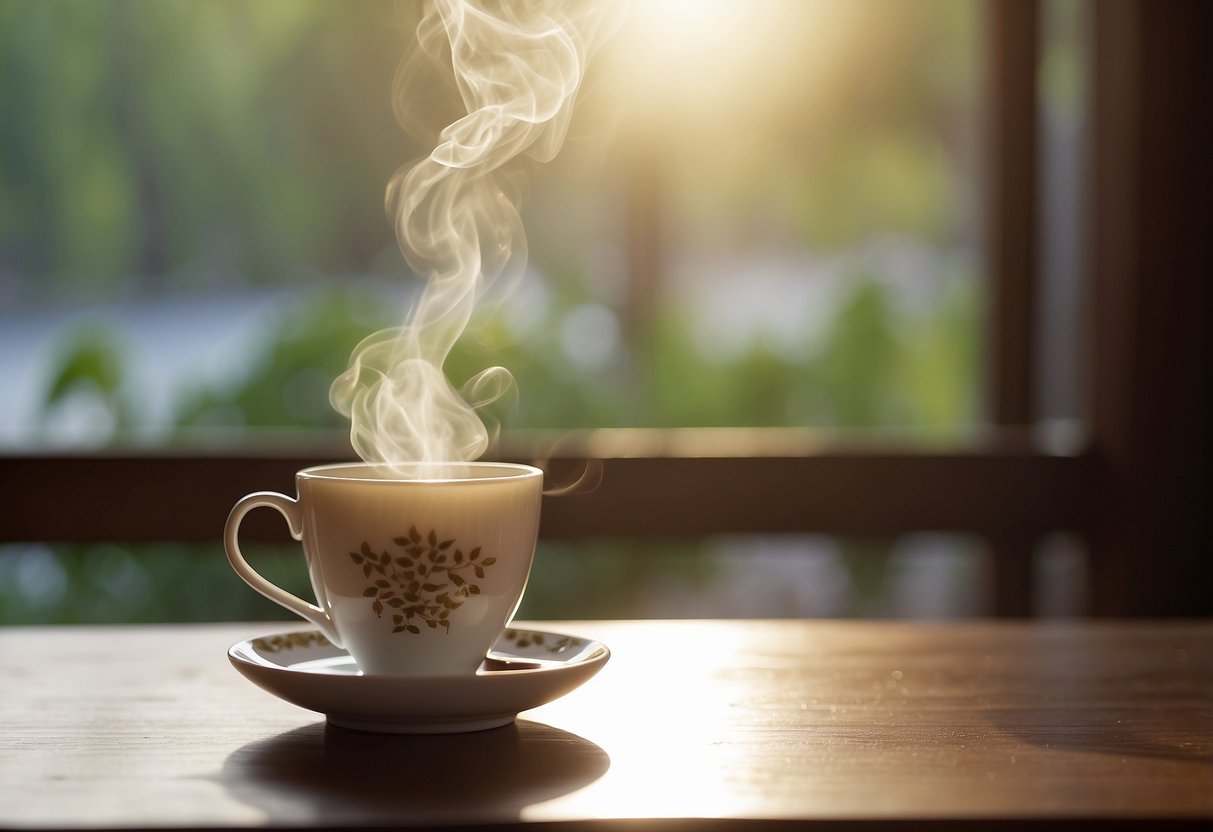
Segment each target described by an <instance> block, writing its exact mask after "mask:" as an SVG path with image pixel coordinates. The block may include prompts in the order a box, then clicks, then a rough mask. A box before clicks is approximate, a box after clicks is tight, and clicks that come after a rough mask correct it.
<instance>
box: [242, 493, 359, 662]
mask: <svg viewBox="0 0 1213 832" xmlns="http://www.w3.org/2000/svg"><path fill="white" fill-rule="evenodd" d="M263 506H265V507H268V508H273V509H277V510H278V513H279V514H281V515H282V516H283V517H285V518H286V524H287V526H288V527H289V528H290V531H291V537H293V538H295V540H299V539H300V538H302V537H303V524H302V518H301V517H300V508H299V501H298V500H293V499H291V498H290V497H288V496H286V495H285V494H278V493H277V492H274V491H258V492H256V493H254V494H249V495H247V496H245V497H241V498H240V500H238V501H237V502H236V505H235V506H233V507H232V511H231V514H229V515H228V516H227V525H225V526H224V528H223V548H224V549H226V550H227V559H228V561H230V562H231V564H232V569H235V570H236V574H237V575H239V576H240V577H241V578H243V579H244V582H245V583H247V584H248V585H249V586H251V587H252V588H253V589H255V590H257V591H258V592H260V593H261V594H262V595H264V596H265V597H266V598H269V599H270V600H271V601H273V602H274V603H275V604H280V605H281V606H283V607H286V608H287V609H288V610H290V611H291V612H293V613H295V614H296V615H298V616H300V617H301V618H303V619H305V620H307V621H309V622H311V623H312V624H315V625H316V626H317V627H319V628H320V632H322V633H324V636H325V638H327V639H328V640H329V641H331V642H333V644H336V645H337V646H338V647H340V646H341V641H340V639H339V638H338V637H337V633H336V630H335V629H334V627H333V621H332V619H331V618H329V616H328V613H326V612H325V611H324V610H322V609H320V607H318V606H316V605H315V604H309V603H308V602H307V601H304V600H303V599H302V598H299V597H297V596H295V595H292V594H291V593H289V592H287V591H286V590H285V589H282V588H281V587H278V586H275V585H274V584H272V583H270V582H269V581H267V580H266V579H265V578H263V577H261V575H260V574H259V573H258V572H257V571H256V570H255V569H253V567H251V566H249V564H248V561H246V560H245V559H244V553H243V552H241V551H240V542H239V540H238V539H237V538H238V536H239V532H240V522H241V521H242V520H243V519H244V515H246V514H248V513H249V512H250V511H252V510H253V509H255V508H261V507H263Z"/></svg>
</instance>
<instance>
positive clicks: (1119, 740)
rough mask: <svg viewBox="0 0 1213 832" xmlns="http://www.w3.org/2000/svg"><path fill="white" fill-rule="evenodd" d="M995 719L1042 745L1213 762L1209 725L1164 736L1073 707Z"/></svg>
mask: <svg viewBox="0 0 1213 832" xmlns="http://www.w3.org/2000/svg"><path fill="white" fill-rule="evenodd" d="M991 722H992V724H993V725H994V726H995V727H997V728H998V729H999V730H1000V731H1002V732H1004V733H1006V734H1009V735H1011V736H1014V737H1016V738H1017V739H1019V740H1020V741H1021V742H1027V743H1030V744H1032V745H1035V746H1038V747H1041V748H1061V749H1066V750H1068V751H1080V752H1088V753H1091V754H1103V755H1108V756H1112V757H1147V758H1151V759H1155V760H1165V761H1168V762H1175V763H1200V764H1202V765H1205V766H1213V746H1211V745H1210V743H1209V740H1208V733H1207V731H1208V724H1206V725H1193V726H1192V727H1191V733H1177V732H1175V731H1168V732H1166V734H1165V735H1164V736H1159V735H1158V733H1157V732H1151V731H1150V730H1149V729H1148V728H1145V727H1142V726H1138V725H1134V724H1132V723H1131V722H1130V721H1128V720H1127V719H1124V720H1122V719H1116V718H1115V714H1114V713H1113V714H1106V713H1101V712H1099V711H1094V712H1088V713H1081V714H1078V713H1075V711H1074V709H1072V708H1056V707H1054V708H1045V707H1039V708H1017V709H1002V710H998V711H995V712H994V714H993V715H992V716H991Z"/></svg>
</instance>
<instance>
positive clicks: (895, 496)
mask: <svg viewBox="0 0 1213 832" xmlns="http://www.w3.org/2000/svg"><path fill="white" fill-rule="evenodd" d="M988 9H989V16H988V19H989V25H988V27H987V31H988V36H989V42H988V49H987V55H988V61H989V64H988V72H987V80H988V87H987V88H986V89H987V94H988V100H989V101H990V102H992V106H991V107H990V109H989V112H988V118H987V154H988V155H987V167H986V170H987V180H986V188H987V191H986V198H987V202H986V220H987V240H986V248H987V253H988V274H989V277H990V281H991V293H990V295H991V301H992V303H991V309H990V315H989V338H990V340H989V348H988V377H989V379H990V382H991V383H990V389H989V391H988V393H989V415H990V419H991V422H992V423H993V430H992V431H991V432H990V433H989V434H988V435H987V436H986V437H984V438H982V439H980V440H978V441H975V442H973V443H971V444H968V445H966V446H965V447H963V448H960V449H944V450H923V449H922V448H921V446H915V445H913V444H911V443H899V442H896V441H883V442H881V441H872V440H871V439H865V440H863V441H856V440H854V438H851V439H847V438H846V435H845V434H844V435H843V437H842V438H837V437H835V438H833V439H831V438H827V437H823V436H821V435H820V434H816V433H813V432H811V431H806V430H782V429H781V430H758V431H754V430H734V431H696V430H681V431H665V432H653V431H599V432H590V433H587V434H582V435H579V436H575V437H561V439H560V442H552V441H549V440H548V439H547V438H545V437H532V438H530V439H521V440H517V441H516V442H515V444H514V445H513V446H511V447H507V448H504V449H502V451H501V453H500V454H499V456H500V457H501V458H507V459H518V460H531V461H535V460H541V461H543V463H544V464H545V466H546V467H547V468H548V470H549V471H550V472H552V474H553V476H557V477H560V476H565V475H568V476H573V475H574V474H575V472H576V471H577V470H578V469H579V466H583V465H585V464H586V462H585V461H586V460H590V461H591V462H590V463H589V464H592V465H593V466H595V467H596V468H597V469H600V471H599V472H600V473H601V483H600V484H599V486H598V487H597V488H596V489H594V490H592V491H589V492H587V493H583V494H578V495H575V496H568V497H562V498H549V499H548V500H547V501H545V505H544V509H543V526H542V534H543V535H544V536H547V537H557V538H559V537H564V538H569V537H627V538H634V537H678V536H698V535H706V534H725V533H772V532H809V531H813V532H828V533H838V534H869V535H893V534H898V533H902V532H910V531H915V530H946V531H957V532H970V533H974V534H978V535H981V536H983V537H985V538H986V539H987V540H989V541H990V543H991V545H992V551H993V552H994V555H995V565H996V594H995V610H994V611H995V613H996V614H998V615H1025V614H1029V613H1030V611H1031V609H1032V606H1031V603H1032V601H1031V565H1032V552H1033V549H1034V544H1035V542H1036V540H1037V539H1038V538H1039V537H1040V536H1041V535H1043V534H1045V533H1047V532H1050V531H1053V530H1058V529H1064V530H1070V531H1074V532H1077V533H1079V534H1081V535H1082V536H1083V537H1084V538H1085V539H1086V540H1087V541H1088V542H1089V545H1090V552H1091V556H1092V569H1093V573H1094V579H1093V587H1092V589H1093V612H1095V613H1096V614H1101V615H1110V614H1130V615H1150V614H1210V613H1213V591H1210V587H1213V571H1211V566H1210V564H1211V563H1213V557H1211V556H1210V555H1211V552H1210V544H1211V542H1213V534H1211V526H1210V519H1209V517H1210V512H1209V511H1208V509H1207V505H1206V502H1207V496H1206V495H1207V494H1210V493H1213V488H1211V487H1210V486H1211V485H1213V483H1210V466H1209V465H1208V462H1209V456H1210V454H1209V441H1208V439H1207V434H1208V428H1209V427H1210V426H1213V413H1211V410H1210V400H1211V399H1213V395H1211V394H1210V380H1211V379H1213V373H1210V372H1209V366H1208V347H1209V329H1210V328H1209V327H1208V326H1206V325H1205V323H1204V321H1203V320H1202V317H1203V314H1204V313H1205V312H1206V310H1208V309H1209V308H1210V307H1209V304H1208V303H1207V300H1208V293H1209V289H1208V283H1209V282H1210V281H1211V280H1213V258H1211V255H1210V239H1211V238H1213V234H1210V232H1209V229H1208V227H1207V225H1208V223H1209V221H1210V220H1209V218H1210V217H1213V204H1211V199H1213V174H1211V173H1210V170H1211V164H1210V155H1211V154H1210V151H1209V148H1210V147H1213V128H1211V126H1210V115H1209V110H1210V108H1209V105H1208V102H1210V101H1213V72H1211V71H1210V69H1209V62H1210V55H1211V54H1213V48H1211V47H1213V44H1211V43H1210V41H1211V40H1213V15H1211V14H1210V9H1213V4H1207V3H1201V2H1186V0H1102V2H1099V3H1096V4H1091V5H1089V6H1087V12H1088V15H1089V18H1090V20H1089V22H1090V26H1089V33H1090V37H1091V42H1090V52H1091V56H1092V60H1091V64H1090V88H1091V95H1090V105H1091V110H1090V114H1089V125H1090V131H1089V136H1088V138H1089V147H1088V158H1089V161H1090V169H1089V170H1088V171H1087V175H1086V177H1085V180H1086V182H1085V186H1084V187H1085V194H1086V211H1087V218H1088V229H1087V230H1088V234H1087V241H1086V243H1087V245H1086V251H1087V258H1086V270H1085V275H1084V276H1085V280H1086V284H1087V286H1086V288H1087V292H1088V294H1089V296H1090V309H1091V313H1092V314H1091V318H1090V320H1089V321H1087V328H1086V330H1085V333H1084V335H1085V339H1084V340H1085V341H1086V342H1087V346H1088V348H1089V350H1088V355H1089V356H1090V366H1089V368H1088V376H1089V379H1090V383H1091V386H1090V391H1089V392H1090V401H1091V419H1090V424H1089V437H1088V439H1089V441H1087V442H1086V443H1084V444H1083V445H1081V446H1080V447H1078V448H1076V449H1071V450H1069V451H1068V452H1065V453H1058V452H1057V451H1056V450H1054V449H1052V448H1051V443H1049V442H1048V437H1047V436H1043V437H1042V436H1041V435H1040V433H1039V426H1038V425H1036V424H1035V417H1036V409H1035V403H1034V401H1033V390H1034V389H1035V384H1034V381H1035V379H1034V376H1033V373H1034V370H1033V367H1034V366H1036V362H1035V360H1034V359H1035V357H1034V355H1033V349H1034V344H1035V343H1036V331H1035V329H1036V320H1037V316H1038V310H1037V305H1036V302H1035V298H1036V292H1037V280H1038V276H1037V273H1036V263H1037V260H1038V256H1037V222H1038V204H1037V201H1038V194H1037V186H1036V179H1035V173H1034V172H1035V171H1036V167H1037V165H1036V157H1037V151H1036V132H1037V121H1036V113H1037V87H1036V64H1037V53H1038V48H1039V36H1038V29H1039V4H1038V2H1037V0H993V2H991V3H990V4H989V6H988ZM1024 171H1032V172H1033V175H1024ZM640 172H641V175H640V176H639V184H638V187H637V189H636V193H638V194H640V195H641V197H640V199H639V202H638V204H637V205H635V206H633V208H634V210H633V211H632V214H633V215H634V216H635V217H643V218H644V219H645V222H643V223H633V225H635V226H636V228H638V229H641V230H640V231H638V232H637V233H636V235H634V236H635V239H634V240H633V241H632V243H633V245H632V246H631V248H632V258H633V264H632V265H633V271H635V272H636V273H637V275H640V276H643V275H644V274H648V273H652V272H653V270H654V269H656V268H659V265H660V252H659V250H658V248H657V247H658V245H659V242H660V235H659V234H658V233H657V229H658V228H659V227H658V226H657V225H656V223H657V222H658V221H659V220H660V217H659V216H658V214H659V212H658V211H656V210H655V209H654V208H653V204H654V203H653V199H654V197H653V196H652V194H651V193H650V191H651V189H652V187H653V184H652V181H651V178H649V177H647V174H644V172H643V169H641V171H640ZM646 194H647V196H646ZM1165 343H1170V344H1177V345H1178V346H1177V347H1176V349H1178V350H1179V351H1180V360H1178V361H1177V360H1176V354H1175V352H1174V351H1169V350H1168V349H1165V348H1163V346H1160V344H1165ZM553 445H555V446H556V447H558V448H559V453H555V454H553V453H549V452H547V451H546V449H548V448H550V447H552V446H553ZM347 457H348V451H347V450H346V449H344V448H343V447H342V446H340V445H339V444H316V445H311V446H305V447H296V448H292V449H285V450H278V451H272V452H269V451H266V450H264V449H255V448H249V447H243V448H225V449H222V450H221V451H219V452H216V451H214V450H211V449H202V450H198V451H196V452H191V451H183V450H179V449H173V450H169V451H165V452H159V451H155V452H151V451H149V452H139V453H132V452H126V451H116V452H107V453H90V454H77V453H45V454H38V453H34V454H9V455H7V456H4V457H0V495H3V499H4V509H3V511H0V541H33V540H36V541H95V540H121V541H148V540H182V541H202V540H212V541H215V540H218V537H219V530H220V529H221V528H222V524H223V520H224V517H225V516H226V513H227V511H228V508H229V507H230V506H231V505H232V503H233V502H234V501H235V500H236V499H237V498H238V497H239V496H241V495H242V494H245V493H247V492H249V491H253V490H259V489H267V488H270V489H279V490H284V491H288V492H289V491H292V490H293V482H292V480H293V472H294V471H295V470H297V469H298V468H301V467H305V466H307V465H310V464H317V463H321V462H327V461H335V460H339V459H342V458H347ZM275 519H276V518H256V517H254V518H250V523H249V526H248V531H249V534H250V535H252V536H256V537H260V538H263V539H282V537H283V532H282V530H281V529H279V528H278V526H279V525H280V524H275V523H274V522H273V521H274V520H275Z"/></svg>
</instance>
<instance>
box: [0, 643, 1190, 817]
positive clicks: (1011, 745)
mask: <svg viewBox="0 0 1213 832" xmlns="http://www.w3.org/2000/svg"><path fill="white" fill-rule="evenodd" d="M536 626H542V627H543V628H544V629H549V630H557V631H560V632H568V633H575V634H579V635H585V636H589V637H592V638H595V639H599V640H601V641H603V642H605V643H606V644H607V645H608V646H609V647H610V648H611V649H612V652H613V656H612V658H611V661H610V662H609V663H608V665H607V666H606V667H605V668H604V669H603V670H602V672H601V673H600V674H599V675H598V676H597V677H595V678H594V679H592V680H591V681H590V682H588V683H587V684H586V685H585V686H584V687H582V688H580V689H578V690H576V691H573V692H572V693H570V694H568V695H567V696H565V697H564V698H563V699H560V700H557V701H556V702H553V703H550V704H548V705H545V706H543V707H541V708H537V709H535V710H533V711H528V712H526V713H524V714H522V715H521V716H520V717H519V719H518V721H517V722H516V723H515V724H514V725H513V726H509V727H506V728H499V729H495V730H491V731H485V732H480V733H474V734H462V735H452V736H430V737H418V736H389V735H376V734H366V733H361V732H357V731H348V730H345V729H341V728H337V727H332V726H327V725H326V724H325V722H324V720H323V717H321V716H319V715H317V714H314V713H311V712H309V711H305V710H302V709H300V708H297V707H295V706H293V705H289V704H287V703H285V702H282V701H279V700H278V699H276V698H274V697H272V696H271V695H269V694H268V693H266V692H264V691H262V690H260V689H259V688H256V687H254V686H253V685H252V684H250V683H249V682H247V681H246V680H245V679H243V678H242V677H241V676H239V675H238V674H237V673H236V672H235V671H234V670H233V669H232V667H231V666H230V665H229V664H228V661H227V659H226V655H225V654H226V649H227V647H228V646H229V645H230V644H231V643H233V642H235V641H239V640H242V639H245V638H249V637H252V636H255V635H263V634H266V633H269V632H274V631H280V630H282V629H284V627H283V626H282V625H276V624H273V623H264V622H263V623H257V624H239V625H233V624H223V625H201V626H131V627H71V628H30V629H21V628H13V629H5V630H0V701H2V702H3V705H2V707H0V793H2V795H3V796H2V798H0V827H9V828H11V827H25V828H104V827H122V828H131V827H178V828H181V827H188V828H192V829H202V828H217V827H225V828H226V827H233V826H235V827H241V826H264V825H277V826H287V827H334V826H360V825H384V824H391V825H448V824H451V825H460V824H466V825H496V824H509V823H514V822H528V821H547V822H556V823H555V827H556V828H560V827H564V826H567V827H568V828H578V827H582V826H584V827H587V828H599V827H604V828H605V827H612V826H616V825H618V826H629V828H634V825H633V824H629V823H628V822H627V821H626V819H636V818H648V819H664V820H663V822H659V823H656V824H651V825H655V826H659V827H667V828H671V829H674V828H677V829H683V828H687V826H688V824H686V823H685V821H686V820H693V821H698V820H704V821H707V820H708V819H726V820H723V821H719V822H717V823H716V824H714V825H715V826H720V825H722V824H723V825H724V826H725V828H730V829H731V828H735V827H737V826H740V825H741V824H739V823H737V821H738V820H740V819H744V820H746V821H749V822H750V823H751V825H754V826H768V825H779V824H778V823H777V822H778V821H797V822H800V823H803V822H805V821H818V822H821V824H822V826H823V827H828V828H842V827H847V828H850V827H851V826H852V825H858V822H862V823H863V826H864V828H869V827H879V826H882V825H887V826H889V827H891V828H902V829H905V828H918V827H919V826H922V828H933V824H935V823H936V822H941V821H942V822H945V823H947V822H951V823H952V825H966V824H967V823H969V822H972V821H974V820H984V821H999V822H1002V823H1003V824H1004V825H1016V824H1017V823H1020V822H1022V823H1024V824H1025V825H1032V824H1033V823H1037V822H1039V821H1042V820H1044V821H1054V822H1059V823H1061V824H1062V825H1067V824H1068V825H1074V826H1080V827H1084V828H1088V827H1089V828H1104V826H1105V824H1106V822H1108V821H1111V820H1116V821H1119V822H1122V823H1126V824H1127V825H1134V824H1142V825H1145V824H1146V823H1147V822H1148V823H1149V828H1153V827H1154V826H1156V825H1158V824H1159V823H1164V824H1171V825H1175V826H1192V827H1194V828H1205V827H1206V826H1207V825H1209V824H1210V822H1211V821H1213V622H1174V623H1134V622H1102V623H1098V622H1097V623H1089V622H1088V623H1059V624H1042V623H1028V622H1011V623H996V622H978V623H968V622H966V623H957V624H930V625H928V624H908V623H894V622H824V621H660V622H654V621H650V622H625V621H582V622H544V623H543V624H542V625H536ZM728 819H732V820H728ZM926 822H931V824H932V825H931V826H927V825H923V824H924V823H926ZM690 825H691V826H694V825H697V824H690ZM705 825H713V824H705Z"/></svg>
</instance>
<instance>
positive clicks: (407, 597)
mask: <svg viewBox="0 0 1213 832" xmlns="http://www.w3.org/2000/svg"><path fill="white" fill-rule="evenodd" d="M392 542H393V543H395V544H396V546H398V547H400V551H398V552H396V553H392V552H389V551H387V550H386V549H385V550H384V551H381V552H376V551H375V550H374V549H372V548H371V545H370V543H368V542H367V541H363V542H362V546H360V547H359V549H358V551H356V552H350V559H351V560H353V561H354V563H355V564H357V565H358V566H361V567H362V574H363V576H364V577H365V578H367V579H368V580H369V581H370V582H371V583H370V584H369V585H368V586H367V588H366V589H365V590H363V592H362V594H363V595H364V596H365V597H366V598H369V599H372V600H371V609H372V610H373V611H374V613H375V615H377V616H378V617H380V618H382V617H383V614H384V613H385V612H387V613H390V614H391V616H392V632H393V633H412V634H414V635H418V634H420V633H421V628H422V627H426V628H428V629H430V630H438V629H441V630H443V631H444V632H446V633H449V632H450V631H451V620H450V619H451V614H452V613H454V612H455V611H456V610H458V609H459V608H460V607H461V606H463V604H464V602H465V601H467V599H468V598H470V597H471V596H473V595H479V594H480V584H478V583H476V581H478V580H481V579H483V578H484V576H485V570H487V569H488V568H489V567H491V566H492V565H493V564H495V563H496V562H497V558H493V557H483V556H482V555H481V551H480V547H479V546H476V547H475V548H473V549H471V550H470V551H468V552H466V553H465V552H464V551H463V550H462V549H460V548H459V547H457V546H456V545H455V539H454V538H450V539H449V540H443V539H442V537H441V535H439V534H438V532H437V530H435V529H430V531H429V534H426V535H422V534H421V532H419V531H418V530H417V527H416V526H410V527H409V530H408V534H406V535H401V536H400V537H396V538H393V540H392Z"/></svg>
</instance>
